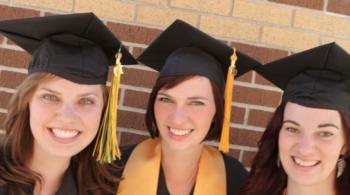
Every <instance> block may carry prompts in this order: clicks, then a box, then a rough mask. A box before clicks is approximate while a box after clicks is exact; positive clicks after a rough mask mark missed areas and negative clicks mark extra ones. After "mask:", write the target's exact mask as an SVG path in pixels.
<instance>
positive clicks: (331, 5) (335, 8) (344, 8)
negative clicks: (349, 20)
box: [327, 0, 350, 15]
mask: <svg viewBox="0 0 350 195" xmlns="http://www.w3.org/2000/svg"><path fill="white" fill-rule="evenodd" d="M327 10H328V11H331V12H336V13H339V14H344V15H350V1H349V0H329V1H328V6H327Z"/></svg>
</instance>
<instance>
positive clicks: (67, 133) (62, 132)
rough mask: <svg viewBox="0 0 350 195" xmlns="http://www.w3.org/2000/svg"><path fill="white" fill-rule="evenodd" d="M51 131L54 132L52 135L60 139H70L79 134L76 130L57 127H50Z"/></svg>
mask: <svg viewBox="0 0 350 195" xmlns="http://www.w3.org/2000/svg"><path fill="white" fill-rule="evenodd" d="M51 132H52V133H53V134H54V136H56V137H58V138H62V139H70V138H73V137H75V136H77V135H78V134H79V131H78V130H66V129H58V128H52V129H51Z"/></svg>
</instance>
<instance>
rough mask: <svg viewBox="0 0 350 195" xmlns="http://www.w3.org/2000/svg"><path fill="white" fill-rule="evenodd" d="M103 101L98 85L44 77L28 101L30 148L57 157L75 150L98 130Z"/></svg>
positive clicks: (80, 147) (77, 151) (80, 148)
mask: <svg viewBox="0 0 350 195" xmlns="http://www.w3.org/2000/svg"><path fill="white" fill-rule="evenodd" d="M103 105H104V101H103V90H102V86H101V85H82V84H77V83H73V82H71V81H68V80H65V79H62V78H58V77H53V78H52V77H51V78H46V79H44V80H43V81H41V82H40V84H39V85H38V86H37V88H36V90H35V91H34V93H33V96H32V98H31V99H30V101H29V112H30V128H31V131H32V134H33V137H34V150H35V151H36V152H37V151H40V152H44V153H45V154H46V155H48V156H50V155H51V156H57V157H71V156H73V155H75V154H77V153H79V152H80V151H81V150H83V149H84V148H85V147H86V146H87V145H88V144H89V143H90V142H91V141H92V140H93V139H94V137H95V135H96V133H97V131H98V128H99V124H100V118H101V113H102V110H103Z"/></svg>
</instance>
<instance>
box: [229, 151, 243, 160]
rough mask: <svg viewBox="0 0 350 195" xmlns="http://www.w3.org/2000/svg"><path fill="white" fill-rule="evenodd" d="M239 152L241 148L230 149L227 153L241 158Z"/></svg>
mask: <svg viewBox="0 0 350 195" xmlns="http://www.w3.org/2000/svg"><path fill="white" fill-rule="evenodd" d="M239 153H240V150H236V149H230V150H229V152H228V153H227V154H228V155H229V156H232V157H233V158H235V159H239Z"/></svg>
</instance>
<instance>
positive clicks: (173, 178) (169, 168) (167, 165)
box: [162, 144, 203, 195]
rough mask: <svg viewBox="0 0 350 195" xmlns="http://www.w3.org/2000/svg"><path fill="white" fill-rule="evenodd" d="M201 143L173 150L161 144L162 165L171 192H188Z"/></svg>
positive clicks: (195, 169) (197, 163)
mask: <svg viewBox="0 0 350 195" xmlns="http://www.w3.org/2000/svg"><path fill="white" fill-rule="evenodd" d="M202 148H203V145H202V144H201V145H199V146H198V147H195V148H191V149H187V150H182V151H175V150H172V149H170V148H168V147H166V146H164V145H162V167H163V170H164V175H165V179H166V184H167V187H168V189H169V191H170V192H171V194H175V195H177V194H189V193H190V191H191V190H192V187H193V185H194V183H195V180H196V175H197V171H198V165H199V158H200V155H201V152H202Z"/></svg>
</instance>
